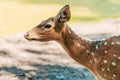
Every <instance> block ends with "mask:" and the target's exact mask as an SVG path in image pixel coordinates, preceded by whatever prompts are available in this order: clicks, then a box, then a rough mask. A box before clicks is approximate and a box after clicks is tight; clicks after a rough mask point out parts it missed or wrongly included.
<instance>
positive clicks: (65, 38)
mask: <svg viewBox="0 0 120 80" xmlns="http://www.w3.org/2000/svg"><path fill="white" fill-rule="evenodd" d="M70 15H71V14H70V10H69V6H68V5H66V6H65V7H63V8H62V9H61V10H60V12H59V13H58V15H57V16H56V17H52V18H49V19H48V20H45V21H43V22H42V23H41V24H40V25H38V26H37V27H35V28H33V29H32V30H30V31H29V32H27V33H26V34H25V38H26V39H28V40H36V41H50V40H55V41H57V42H59V43H60V44H61V46H62V47H63V48H64V49H65V50H66V52H67V53H68V54H69V55H70V56H71V57H72V58H73V59H74V60H76V61H77V62H78V63H80V64H81V65H83V66H85V67H86V68H88V69H89V70H90V71H91V72H92V73H93V74H94V75H95V76H96V77H97V79H98V80H120V37H112V38H109V39H106V40H102V41H88V40H85V39H83V38H80V37H78V36H77V35H76V34H75V33H74V32H73V31H72V30H71V29H70V28H69V27H68V25H67V24H66V22H67V21H69V19H70ZM46 26H50V28H46Z"/></svg>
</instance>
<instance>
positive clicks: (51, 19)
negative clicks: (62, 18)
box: [38, 17, 56, 27]
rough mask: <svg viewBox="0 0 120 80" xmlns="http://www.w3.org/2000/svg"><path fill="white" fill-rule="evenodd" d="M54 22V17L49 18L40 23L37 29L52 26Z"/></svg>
mask: <svg viewBox="0 0 120 80" xmlns="http://www.w3.org/2000/svg"><path fill="white" fill-rule="evenodd" d="M55 21H56V19H55V17H51V18H49V19H47V20H44V21H42V22H41V23H40V24H39V25H38V27H42V26H45V25H46V24H51V25H54V24H55Z"/></svg>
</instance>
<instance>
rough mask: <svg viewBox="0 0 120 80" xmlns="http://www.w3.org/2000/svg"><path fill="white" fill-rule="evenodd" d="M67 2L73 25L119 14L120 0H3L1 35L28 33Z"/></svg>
mask: <svg viewBox="0 0 120 80" xmlns="http://www.w3.org/2000/svg"><path fill="white" fill-rule="evenodd" d="M66 4H69V5H70V6H71V12H72V19H71V21H70V23H72V24H73V23H78V22H81V21H97V20H101V19H107V18H118V17H120V0H0V9H1V11H0V17H1V18H0V32H1V34H0V36H3V35H13V34H16V33H19V32H25V31H27V30H29V29H31V28H32V27H34V26H35V25H37V24H39V23H40V21H42V20H44V19H47V18H49V17H51V16H55V15H56V14H57V13H58V11H59V10H60V9H61V8H62V7H63V6H64V5H66Z"/></svg>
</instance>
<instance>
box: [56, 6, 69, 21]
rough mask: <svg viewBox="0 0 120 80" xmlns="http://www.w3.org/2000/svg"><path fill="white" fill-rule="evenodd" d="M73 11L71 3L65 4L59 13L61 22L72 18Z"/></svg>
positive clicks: (58, 16)
mask: <svg viewBox="0 0 120 80" xmlns="http://www.w3.org/2000/svg"><path fill="white" fill-rule="evenodd" d="M70 17H71V13H70V9H69V5H66V6H64V7H63V8H62V9H61V10H60V12H59V13H58V15H57V18H58V20H59V21H60V22H67V21H69V20H70Z"/></svg>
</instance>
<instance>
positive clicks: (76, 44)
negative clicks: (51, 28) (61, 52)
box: [58, 26, 93, 69]
mask: <svg viewBox="0 0 120 80" xmlns="http://www.w3.org/2000/svg"><path fill="white" fill-rule="evenodd" d="M58 42H59V43H60V44H61V45H62V47H63V48H64V49H65V51H66V52H67V53H68V54H69V55H70V56H71V57H72V58H73V59H74V60H76V61H77V62H78V63H80V64H82V65H83V66H85V67H88V68H90V69H91V68H92V67H91V66H92V65H93V64H90V59H91V55H90V53H89V51H90V50H91V49H90V48H91V44H90V43H89V41H86V40H84V39H82V38H80V37H78V36H77V35H76V34H75V33H74V32H73V31H72V30H71V29H70V28H69V27H68V26H67V27H64V30H63V32H62V34H61V39H60V40H59V41H58ZM91 63H92V62H91Z"/></svg>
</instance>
